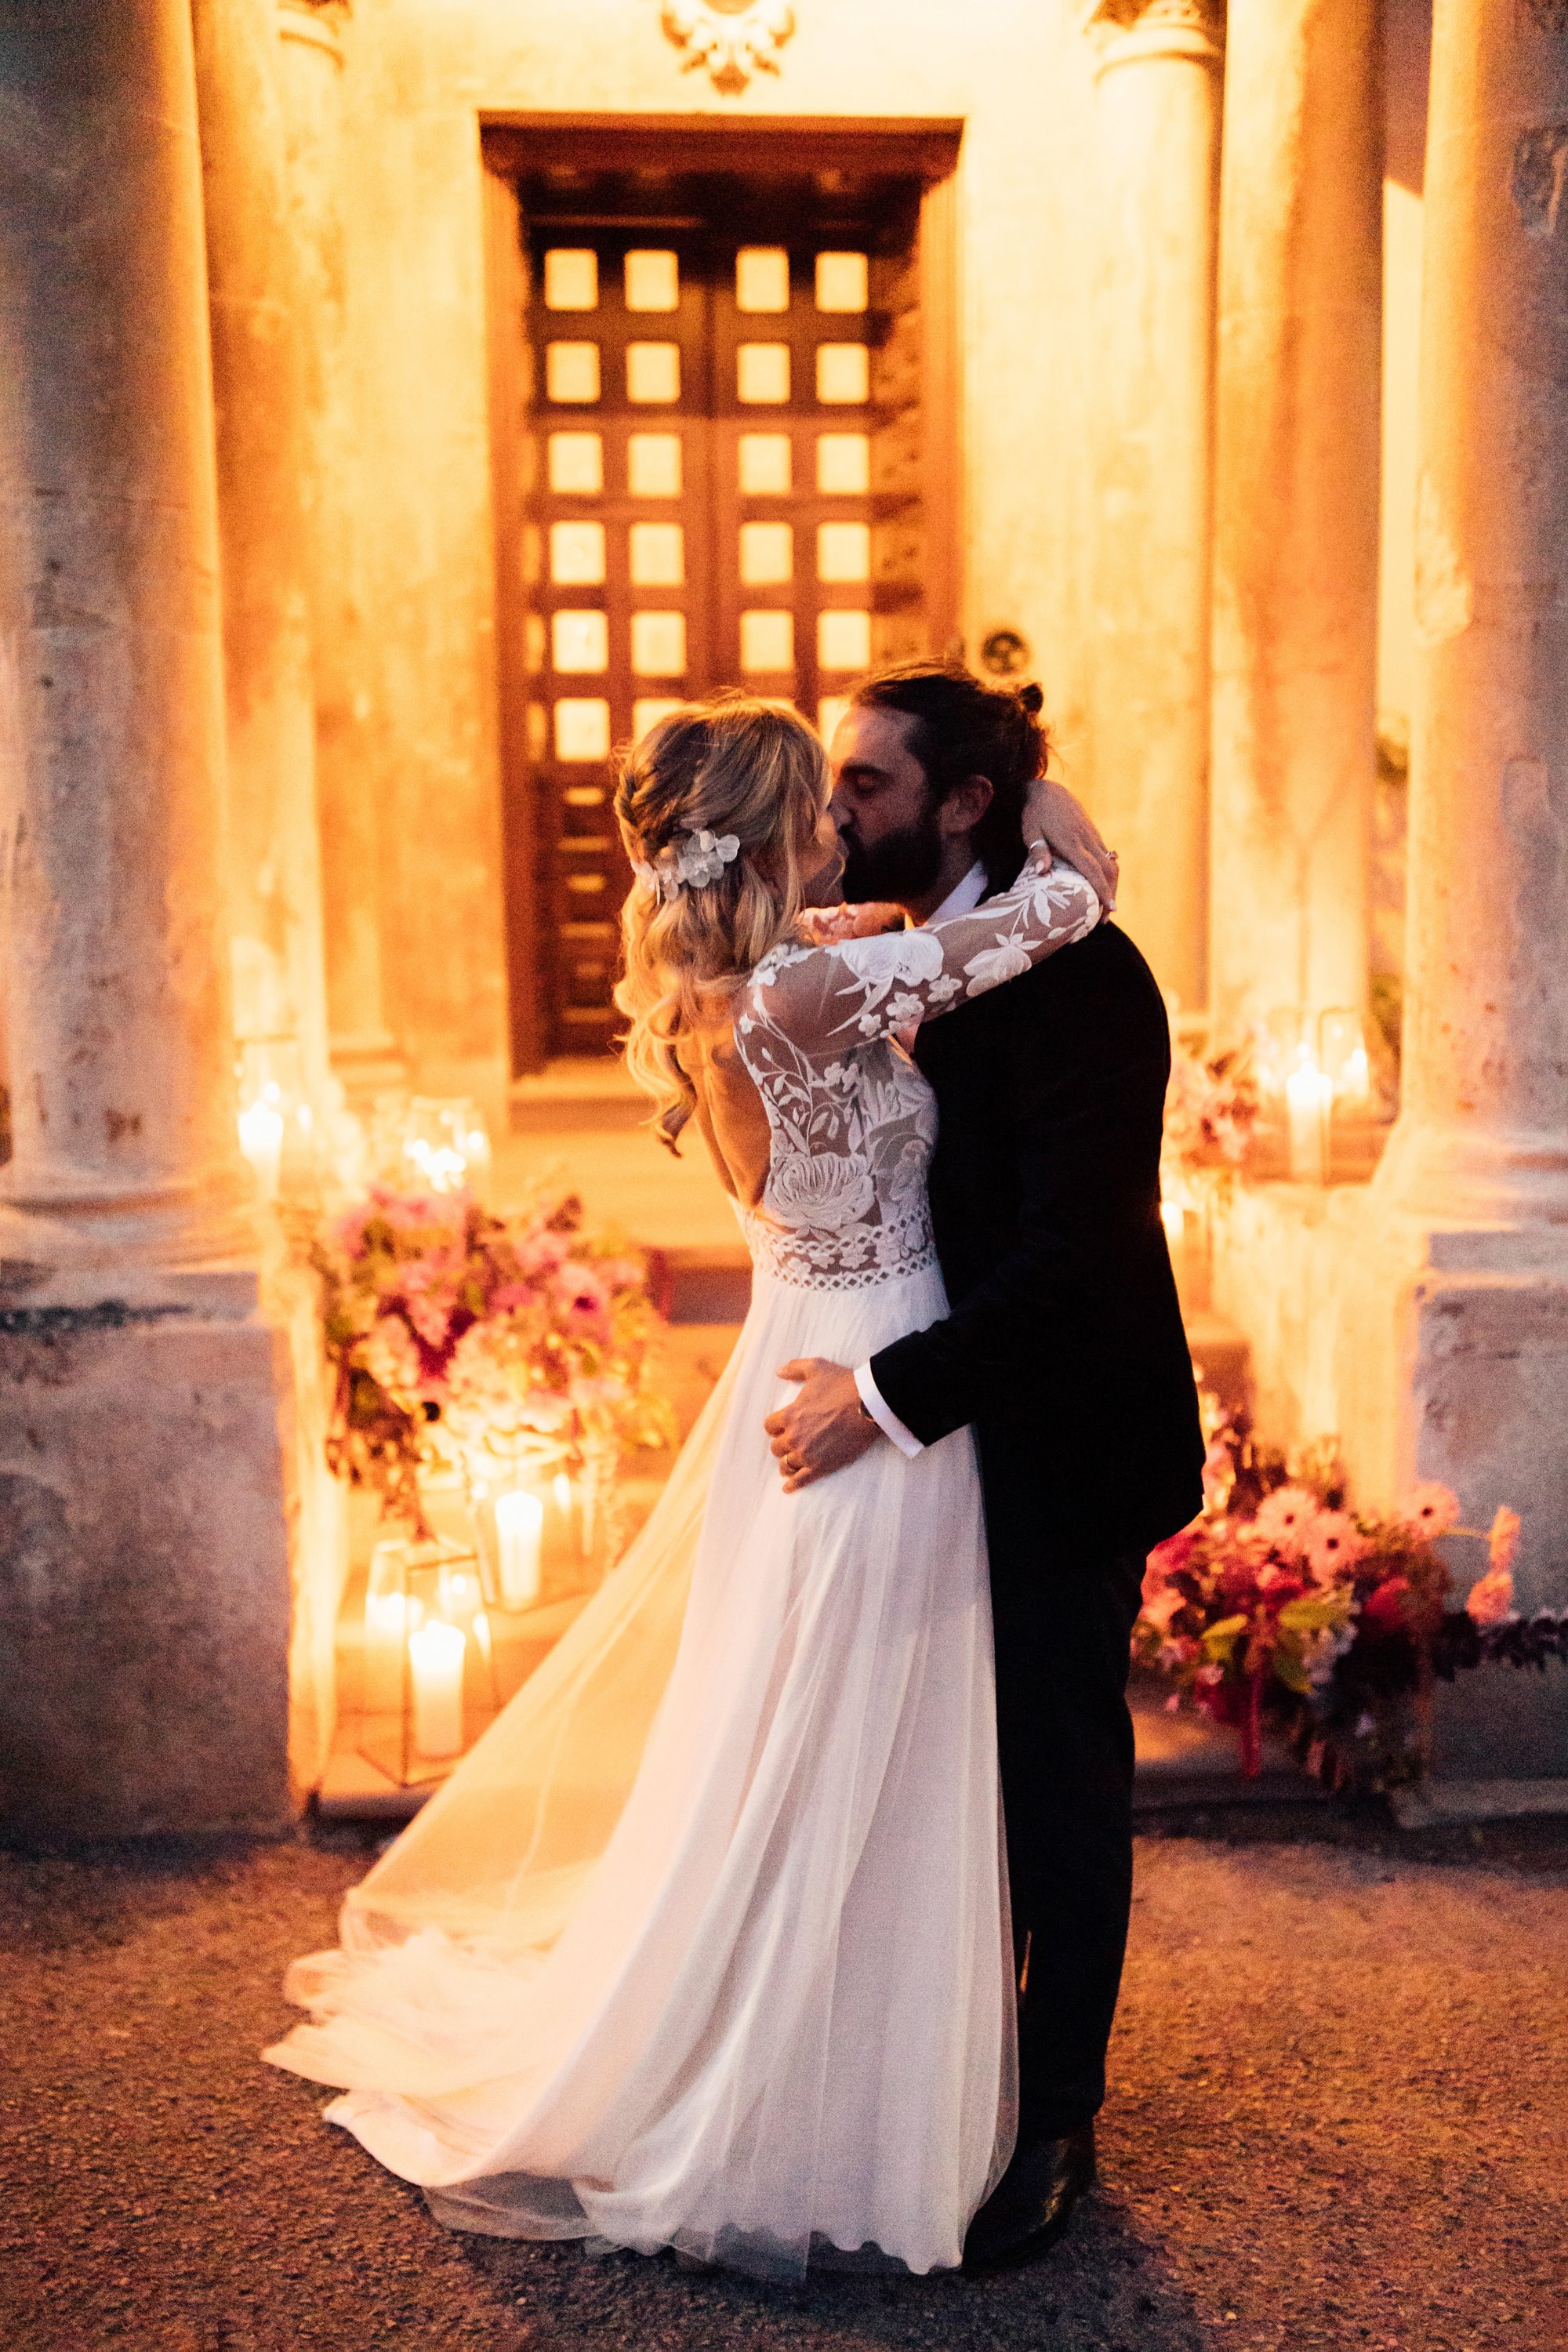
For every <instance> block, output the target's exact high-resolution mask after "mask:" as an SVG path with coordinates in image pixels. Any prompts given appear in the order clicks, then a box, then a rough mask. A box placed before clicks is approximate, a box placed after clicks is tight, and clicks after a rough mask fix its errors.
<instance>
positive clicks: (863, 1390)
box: [855, 1364, 925, 1462]
mask: <svg viewBox="0 0 1568 2352" xmlns="http://www.w3.org/2000/svg"><path fill="white" fill-rule="evenodd" d="M855 1385H856V1387H857V1388H858V1390H859V1391H860V1402H861V1403H862V1404H863V1405H864V1406H865V1408H866V1410H867V1412H868V1413H869V1414H870V1416H871V1418H872V1420H873V1421H874V1422H875V1423H876V1424H877V1426H878V1428H879V1430H880V1431H881V1433H882V1434H883V1436H884V1437H889V1438H891V1440H892V1442H893V1444H895V1445H896V1446H897V1447H898V1449H899V1452H900V1454H908V1455H909V1457H910V1461H911V1462H912V1461H913V1460H914V1458H915V1455H916V1454H923V1453H924V1452H925V1447H924V1446H923V1445H922V1444H921V1442H920V1439H919V1438H918V1437H917V1436H916V1435H915V1433H914V1432H913V1430H911V1429H906V1428H905V1426H904V1424H903V1423H902V1422H901V1421H900V1419H899V1416H898V1414H897V1413H896V1412H893V1411H892V1409H891V1407H890V1406H889V1405H886V1404H884V1403H883V1402H882V1392H881V1391H880V1390H879V1388H878V1386H877V1383H876V1381H874V1380H873V1379H872V1378H871V1367H870V1365H869V1364H860V1365H858V1366H857V1367H856V1372H855Z"/></svg>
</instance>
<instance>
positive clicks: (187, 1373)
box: [0, 1269, 341, 1841]
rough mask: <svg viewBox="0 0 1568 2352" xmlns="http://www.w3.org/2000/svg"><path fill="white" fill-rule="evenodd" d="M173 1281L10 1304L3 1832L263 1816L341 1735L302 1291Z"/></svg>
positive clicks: (238, 1825)
mask: <svg viewBox="0 0 1568 2352" xmlns="http://www.w3.org/2000/svg"><path fill="white" fill-rule="evenodd" d="M193 1287H194V1286H193ZM178 1288H179V1286H177V1285H172V1286H170V1289H171V1290H172V1291H173V1293H174V1295H166V1296H164V1297H162V1298H158V1299H145V1298H144V1299H142V1301H141V1302H140V1303H137V1302H135V1301H132V1300H128V1299H126V1298H123V1297H112V1298H104V1297H102V1296H101V1295H100V1297H99V1298H98V1299H97V1300H96V1301H94V1302H91V1303H86V1302H82V1303H77V1304H73V1305H60V1304H50V1305H47V1306H38V1305H25V1306H7V1307H5V1308H4V1309H0V1381H3V1383H4V1386H5V1396H6V1407H7V1409H6V1412H5V1417H4V1421H3V1423H0V1678H3V1680H4V1684H5V1692H6V1703H5V1709H4V1710H3V1712H0V1829H3V1830H4V1831H5V1832H6V1833H7V1834H9V1835H11V1836H13V1837H21V1838H25V1839H28V1840H33V1839H37V1840H42V1841H77V1840H84V1839H95V1838H110V1837H134V1836H146V1835H152V1834H191V1833H212V1832H250V1833H275V1832H279V1831H281V1830H282V1829H284V1828H285V1827H286V1826H287V1825H288V1824H289V1822H290V1821H291V1820H292V1819H293V1818H294V1816H295V1814H296V1813H297V1811H298V1810H299V1806H300V1802H301V1801H302V1796H303V1793H304V1791H305V1789H306V1788H307V1787H308V1785H309V1782H310V1779H311V1777H312V1776H313V1772H314V1769H315V1767H316V1764H317V1762H318V1760H319V1758H320V1756H321V1753H322V1752H324V1748H325V1747H326V1745H327V1744H328V1743H330V1739H331V1719H330V1717H331V1686H330V1680H329V1681H328V1682H327V1683H326V1684H325V1685H323V1684H322V1680H321V1673H320V1671H319V1668H318V1666H317V1664H316V1663H315V1661H316V1659H317V1655H318V1654H319V1653H320V1651H321V1648H322V1643H321V1635H320V1623H319V1622H318V1621H319V1620H320V1619H321V1617H322V1615H323V1614H326V1615H329V1616H330V1612H331V1605H332V1602H333V1601H334V1600H335V1594H336V1591H337V1590H338V1589H340V1588H341V1575H340V1574H339V1572H338V1570H337V1566H336V1563H335V1561H334V1560H333V1559H332V1558H331V1551H332V1543H331V1498H330V1497H326V1496H323V1494H322V1492H321V1488H320V1485H319V1481H320V1478H321V1477H324V1475H325V1473H324V1471H322V1470H320V1468H319V1465H320V1458H321V1457H320V1430H319V1426H317V1425H316V1423H317V1421H318V1414H319V1398H318V1399H315V1400H312V1399H311V1398H310V1395H309V1394H308V1393H304V1392H302V1391H301V1388H300V1382H299V1381H297V1380H296V1377H295V1365H294V1362H293V1361H291V1354H292V1357H293V1358H294V1359H295V1360H300V1361H303V1360H305V1349H304V1347H303V1345H302V1340H303V1327H302V1323H301V1318H300V1312H299V1308H298V1306H296V1307H295V1308H294V1309H293V1310H292V1311H291V1312H289V1311H286V1312H285V1315H284V1316H283V1317H282V1318H279V1317H278V1316H277V1314H276V1311H275V1310H274V1309H271V1308H269V1310H268V1314H267V1315H266V1316H265V1317H264V1316H263V1314H262V1312H261V1311H260V1306H259V1297H258V1282H257V1278H256V1276H255V1275H254V1273H252V1274H251V1275H250V1276H248V1277H246V1276H243V1275H242V1274H241V1273H240V1272H239V1270H237V1269H231V1270H229V1271H228V1272H227V1273H226V1275H225V1276H223V1277H222V1279H221V1281H216V1280H215V1283H214V1284H213V1285H212V1286H209V1287H208V1289H207V1291H206V1293H205V1296H197V1297H192V1296H191V1295H190V1293H189V1291H188V1290H187V1295H186V1297H184V1299H182V1298H181V1297H179V1296H178V1295H177V1294H178ZM292 1325H300V1328H299V1329H294V1330H291V1329H290V1328H289V1327H290V1326H292ZM291 1339H292V1342H293V1344H292V1349H291V1346H290V1340H291ZM311 1465H316V1466H317V1484H316V1486H314V1487H312V1485H311V1483H310V1467H311ZM302 1472H303V1475H301V1474H302ZM296 1603H297V1605H296ZM291 1615H292V1619H293V1622H294V1624H295V1628H296V1633H295V1651H296V1659H297V1664H298V1667H299V1673H298V1675H297V1683H298V1685H299V1687H298V1696H297V1699H296V1706H295V1722H296V1733H297V1747H298V1749H299V1754H298V1757H297V1762H296V1767H295V1769H292V1770H291V1769H290V1756H289V1745H290V1742H289V1733H290V1700H289V1650H290V1623H291ZM329 1647H330V1643H329Z"/></svg>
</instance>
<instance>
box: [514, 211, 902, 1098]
mask: <svg viewBox="0 0 1568 2352" xmlns="http://www.w3.org/2000/svg"><path fill="white" fill-rule="evenodd" d="M617 193H619V194H621V197H622V202H623V203H624V191H622V192H611V193H610V200H609V202H608V203H606V202H605V201H604V198H603V192H601V205H599V206H595V205H592V204H585V203H584V201H583V189H582V184H581V180H580V179H579V181H578V183H577V184H575V185H574V184H570V183H569V184H568V185H567V186H566V188H565V189H564V190H563V189H562V188H561V187H560V185H559V184H551V185H550V186H548V187H546V188H545V189H543V190H541V191H536V192H534V194H533V197H532V201H531V200H530V193H529V191H528V190H527V189H526V188H525V189H524V190H523V192H522V209H521V227H522V236H521V273H520V280H519V289H518V290H519V296H520V299H521V306H522V319H523V333H522V337H521V343H520V351H521V362H522V363H521V382H520V383H519V385H518V401H517V406H518V411H519V417H520V428H521V429H520V436H519V454H518V460H517V476H518V481H517V490H518V495H517V498H516V501H515V504H514V506H513V507H512V509H511V514H512V516H513V518H514V527H515V532H516V541H515V545H514V546H513V547H512V548H511V549H510V550H509V549H508V548H507V547H506V546H505V545H504V544H503V546H502V548H501V551H500V554H501V562H502V567H503V573H504V570H505V567H506V565H507V564H508V562H509V561H510V562H511V563H512V564H514V565H515V567H516V571H515V574H514V578H515V581H516V583H517V584H518V587H519V590H520V593H519V594H518V595H517V597H516V600H515V602H510V600H507V599H503V611H502V625H503V628H505V627H507V626H509V625H510V628H511V630H512V632H513V640H512V642H511V643H510V645H509V646H506V647H503V670H504V669H505V668H506V667H507V665H508V663H509V662H510V666H511V667H512V668H513V670H514V671H516V670H517V669H518V668H521V679H520V680H517V681H515V682H514V688H513V701H514V705H515V704H516V703H517V702H519V701H521V706H522V725H521V730H518V729H516V728H514V730H513V736H514V739H515V737H516V735H517V734H518V732H520V731H521V736H522V739H523V740H522V741H521V744H519V743H517V742H516V741H515V740H514V742H513V747H512V758H511V766H512V770H513V772H512V774H511V776H510V780H509V782H510V793H511V796H512V803H513V808H512V817H513V822H512V824H511V827H510V838H511V842H512V859H511V863H512V868H513V871H512V877H511V883H512V890H513V894H514V897H515V896H516V894H517V893H519V892H520V891H521V892H522V893H526V904H525V905H523V906H522V907H521V908H515V909H514V917H516V916H521V918H522V919H521V922H520V921H518V920H516V919H514V924H513V935H514V952H513V970H512V975H511V978H512V991H513V1003H514V1011H516V1012H517V1013H520V1014H521V1019H519V1020H517V1021H515V1022H514V1031H515V1032H516V1037H517V1047H518V1051H517V1061H518V1065H519V1066H520V1067H528V1066H538V1064H539V1063H540V1062H541V1061H542V1060H543V1059H546V1058H549V1057H551V1056H553V1055H572V1054H583V1053H596V1052H600V1051H603V1050H605V1048H606V1047H607V1046H608V1045H610V1043H611V1041H612V1040H613V1037H614V1036H615V1034H616V1030H617V1027H618V1025H619V1016H618V1015H617V1014H616V1010H615V1007H614V1004H613V1001H612V995H611V991H612V989H613V986H614V982H615V979H616V971H617V969H618V959H619V920H618V919H619V912H620V906H621V901H622V899H623V898H624V896H625V894H626V889H627V887H629V883H630V875H629V872H628V869H627V866H626V860H625V857H624V855H623V853H622V850H621V846H620V843H619V840H618V837H617V835H616V824H615V816H614V810H613V805H612V803H613V792H614V760H615V755H616V752H617V751H619V750H620V749H621V748H623V747H624V746H625V745H626V744H627V743H629V742H631V741H632V740H635V739H636V738H637V736H638V735H640V734H641V733H642V732H643V731H644V730H645V729H646V728H647V726H648V725H649V724H651V723H652V721H653V720H654V719H657V718H658V717H659V716H661V715H662V714H663V713H664V712H665V711H666V710H667V709H670V708H671V707H673V706H674V705H677V704H679V703H680V702H682V701H685V700H687V699H689V698H692V697H695V696H699V695H702V694H706V693H708V692H710V691H711V690H712V689H714V688H718V687H721V686H731V685H734V686H740V687H742V688H746V689H748V690H750V691H752V692H754V693H757V694H760V695H764V696H768V697H771V698H779V699H781V700H787V701H789V702H791V703H793V704H795V706H796V707H797V708H798V709H800V710H801V711H802V712H803V713H804V714H805V716H806V717H808V718H809V719H812V720H813V721H814V722H815V723H816V724H817V725H818V726H819V727H820V728H821V729H822V730H823V732H824V734H825V736H830V735H831V732H832V730H833V727H834V725H835V723H836V720H837V714H838V710H839V709H840V708H841V705H842V698H843V697H844V696H845V694H846V693H847V689H848V688H849V687H850V685H851V684H852V683H853V681H854V679H855V677H857V676H858V674H860V673H861V672H863V671H865V670H866V669H867V668H868V667H870V666H871V665H872V664H873V663H874V662H877V661H881V660H886V659H889V658H892V657H896V656H899V655H901V654H903V653H906V652H910V651H914V650H917V649H920V648H923V646H925V644H926V643H927V641H928V626H927V601H928V600H927V596H926V581H925V570H926V567H925V560H924V559H925V540H924V530H923V516H922V480H921V474H922V463H923V457H924V452H925V448H926V443H927V436H926V435H925V433H924V431H923V429H922V418H921V388H922V373H921V323H920V308H919V300H918V277H917V272H916V269H915V266H914V265H915V243H916V239H915V221H916V218H917V217H918V215H917V214H916V212H915V211H914V210H912V209H911V208H909V207H905V209H904V211H903V212H902V214H901V215H900V213H899V212H898V210H897V208H896V207H889V206H887V205H884V206H882V207H881V208H880V210H879V215H878V216H877V217H874V218H869V217H862V218H860V219H857V218H856V217H855V216H854V215H852V214H851V215H848V216H846V212H845V207H844V206H843V205H839V206H838V207H837V215H836V216H830V217H827V218H826V219H823V218H820V217H818V218H813V217H811V216H810V208H809V207H804V208H798V207H797V212H798V211H799V210H803V209H804V210H805V212H806V215H807V216H806V217H805V218H804V219H802V218H799V217H796V218H794V219H792V218H790V217H789V215H788V212H787V209H786V210H785V212H784V216H783V217H781V215H780V208H779V207H778V206H777V205H776V204H775V205H774V206H773V209H772V211H771V213H769V212H764V213H763V214H762V215H761V216H760V217H759V214H758V207H757V205H755V203H754V202H752V203H748V202H747V201H746V191H745V190H744V188H743V186H742V184H740V183H737V184H736V186H735V201H734V203H733V204H732V205H726V203H725V201H724V199H725V194H726V191H725V189H724V187H723V186H719V187H717V188H716V187H715V186H714V185H713V184H711V183H710V184H708V185H707V186H706V187H705V189H704V190H703V191H702V194H703V195H704V196H705V197H706V202H705V203H704V204H703V205H702V207H701V209H700V210H699V209H697V208H696V207H695V206H693V207H692V209H690V210H677V209H675V208H674V207H672V206H670V205H668V200H667V203H666V206H665V208H664V209H663V210H662V211H660V210H658V209H657V208H655V207H654V206H651V205H646V201H645V207H644V208H643V209H642V210H640V211H638V210H631V211H628V210H626V209H619V210H616V209H612V206H613V205H614V204H615V199H616V194H617ZM819 209H820V208H819ZM857 230H858V232H859V234H856V233H855V232H856V231H857ZM770 231H771V232H772V233H771V234H770V233H769V232H770ZM509 602H510V624H509V611H508V605H509ZM517 635H521V647H520V646H518V644H517V643H516V637H517ZM520 932H521V935H522V952H521V955H520V953H519V952H518V936H519V933H520Z"/></svg>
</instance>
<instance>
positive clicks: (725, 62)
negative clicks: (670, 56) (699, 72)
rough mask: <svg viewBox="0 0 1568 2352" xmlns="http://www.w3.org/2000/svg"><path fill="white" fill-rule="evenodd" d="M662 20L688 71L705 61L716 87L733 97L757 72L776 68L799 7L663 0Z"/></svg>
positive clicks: (769, 1) (761, 0) (741, 0)
mask: <svg viewBox="0 0 1568 2352" xmlns="http://www.w3.org/2000/svg"><path fill="white" fill-rule="evenodd" d="M660 22H661V23H662V25H663V26H664V29H665V31H666V32H667V33H668V36H669V37H670V39H671V40H672V41H673V42H674V43H675V46H676V47H677V48H678V49H680V50H682V51H683V52H684V58H683V67H684V70H685V71H686V72H688V73H690V72H692V71H694V70H695V69H696V68H699V67H702V66H706V68H708V72H709V74H710V78H711V79H712V83H713V87H714V89H721V90H723V91H724V92H725V93H726V94H727V95H730V96H732V95H733V94H734V93H735V92H736V91H737V90H742V89H745V87H746V84H747V83H748V82H749V81H750V80H751V79H752V75H753V74H754V73H758V72H762V73H777V71H778V69H779V51H780V50H781V49H782V48H783V47H784V43H785V42H786V41H787V40H788V38H789V37H790V35H791V34H792V33H793V32H794V30H795V10H794V9H793V8H792V7H791V6H790V5H789V0H664V9H663V14H662V16H661V18H660Z"/></svg>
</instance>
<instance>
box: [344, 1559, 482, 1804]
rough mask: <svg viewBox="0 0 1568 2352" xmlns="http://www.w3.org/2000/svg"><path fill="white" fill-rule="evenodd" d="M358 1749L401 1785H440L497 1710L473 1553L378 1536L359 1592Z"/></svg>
mask: <svg viewBox="0 0 1568 2352" xmlns="http://www.w3.org/2000/svg"><path fill="white" fill-rule="evenodd" d="M363 1660H364V1666H363V1713H362V1718H361V1720H362V1725H363V1729H362V1733H361V1738H360V1747H361V1750H362V1752H363V1754H364V1755H365V1756H366V1757H368V1758H369V1759H370V1761H371V1762H372V1763H373V1764H374V1765H376V1766H377V1767H378V1769H380V1770H381V1771H383V1772H384V1773H385V1775H386V1777H387V1779H388V1780H395V1782H396V1783H397V1785H398V1786H399V1787H400V1788H415V1787H417V1786H419V1785H420V1784H421V1783H423V1782H426V1781H430V1780H441V1779H442V1778H444V1777H445V1775H446V1774H447V1772H449V1771H450V1770H451V1769H452V1766H453V1765H454V1764H455V1763H456V1762H457V1760H458V1757H459V1756H460V1755H462V1754H463V1752H464V1750H465V1749H466V1748H470V1747H471V1746H472V1745H473V1742H474V1740H475V1739H476V1738H478V1737H479V1732H480V1731H482V1730H483V1729H484V1727H485V1726H486V1724H487V1723H489V1721H490V1720H491V1718H492V1717H494V1715H495V1714H496V1712H497V1709H498V1707H499V1706H500V1693H499V1690H498V1686H497V1683H496V1672H495V1644H494V1641H493V1638H492V1635H491V1632H490V1624H489V1615H488V1613H487V1611H486V1606H485V1590H484V1580H483V1577H482V1574H481V1570H480V1565H479V1558H478V1555H477V1554H476V1553H475V1551H474V1550H473V1549H472V1548H471V1547H469V1546H466V1545H463V1544H459V1543H455V1542H453V1541H452V1540H451V1538H449V1537H446V1536H437V1537H435V1538H432V1539H430V1540H428V1541H421V1540H420V1539H419V1538H416V1537H412V1536H384V1537H383V1538H382V1539H381V1541H380V1542H379V1543H378V1544H377V1545H376V1547H375V1549H374V1551H373V1552H372V1554H371V1561H370V1576H369V1580H368V1582H367V1585H366V1590H365V1604H364V1648H363Z"/></svg>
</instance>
